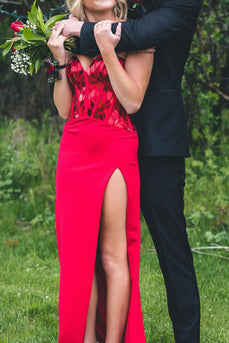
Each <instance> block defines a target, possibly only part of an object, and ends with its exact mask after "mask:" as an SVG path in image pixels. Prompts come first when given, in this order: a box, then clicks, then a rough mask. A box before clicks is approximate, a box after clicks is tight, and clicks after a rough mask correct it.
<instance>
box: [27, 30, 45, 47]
mask: <svg viewBox="0 0 229 343" xmlns="http://www.w3.org/2000/svg"><path fill="white" fill-rule="evenodd" d="M23 36H24V38H25V39H26V41H28V42H30V41H40V42H45V43H46V39H45V37H44V36H42V35H39V34H38V33H36V32H33V31H32V30H31V29H29V28H28V27H26V28H25V29H24V30H23Z"/></svg>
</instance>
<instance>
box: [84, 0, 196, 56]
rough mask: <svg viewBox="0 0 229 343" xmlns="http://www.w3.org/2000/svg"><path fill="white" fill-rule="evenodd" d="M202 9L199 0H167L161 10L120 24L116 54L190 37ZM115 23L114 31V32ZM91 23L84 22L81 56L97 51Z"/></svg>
mask: <svg viewBox="0 0 229 343" xmlns="http://www.w3.org/2000/svg"><path fill="white" fill-rule="evenodd" d="M200 7H201V0H167V1H164V3H163V4H162V5H161V7H160V8H158V9H156V10H154V11H152V12H149V13H147V14H146V15H144V16H143V17H142V18H139V19H137V20H133V19H131V20H129V21H126V22H123V23H122V37H121V40H120V42H119V44H118V46H117V50H118V51H134V50H143V49H147V48H150V47H153V46H156V45H157V44H160V43H162V42H164V41H166V40H170V39H177V38H181V37H187V36H189V35H192V34H193V32H194V30H195V27H196V21H197V18H198V14H199V10H200ZM115 26H116V24H114V27H113V30H115ZM93 29H94V24H93V23H85V24H84V25H83V27H82V31H81V38H80V53H81V54H83V55H93V54H94V55H95V54H96V53H98V48H97V45H96V42H95V39H94V34H93Z"/></svg>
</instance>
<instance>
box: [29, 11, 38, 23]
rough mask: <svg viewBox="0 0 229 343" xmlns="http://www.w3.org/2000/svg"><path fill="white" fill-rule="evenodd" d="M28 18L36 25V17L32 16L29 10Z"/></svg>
mask: <svg viewBox="0 0 229 343" xmlns="http://www.w3.org/2000/svg"><path fill="white" fill-rule="evenodd" d="M28 19H29V21H30V23H31V24H33V25H37V18H36V17H34V16H33V15H32V13H31V12H28Z"/></svg>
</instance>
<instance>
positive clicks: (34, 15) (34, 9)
mask: <svg viewBox="0 0 229 343" xmlns="http://www.w3.org/2000/svg"><path fill="white" fill-rule="evenodd" d="M36 2H37V1H36V0H35V1H34V3H33V6H32V8H31V14H32V16H33V17H34V18H36V19H37V18H38V9H37V8H36Z"/></svg>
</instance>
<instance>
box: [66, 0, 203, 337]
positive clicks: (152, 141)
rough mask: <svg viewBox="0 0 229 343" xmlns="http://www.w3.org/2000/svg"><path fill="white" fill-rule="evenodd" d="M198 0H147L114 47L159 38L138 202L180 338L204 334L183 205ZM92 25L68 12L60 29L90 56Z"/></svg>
mask: <svg viewBox="0 0 229 343" xmlns="http://www.w3.org/2000/svg"><path fill="white" fill-rule="evenodd" d="M200 2H201V0H145V1H144V2H143V4H144V7H145V9H146V11H147V13H146V14H145V15H143V16H142V17H141V18H139V19H136V20H129V21H127V22H123V23H122V35H121V40H120V42H119V44H118V46H117V51H133V50H143V49H147V48H151V47H154V46H156V52H155V62H154V67H153V71H152V75H151V79H150V83H149V87H148V90H147V92H146V95H145V99H144V102H143V105H142V108H141V109H140V111H139V112H138V113H137V114H136V115H134V121H135V125H136V127H137V129H138V133H139V142H140V148H139V161H140V173H141V208H142V212H143V215H144V217H145V219H146V222H147V225H148V227H149V230H150V233H151V236H152V238H153V241H154V244H155V247H156V250H157V254H158V258H159V262H160V266H161V270H162V272H163V276H164V280H165V286H166V290H167V299H168V309H169V314H170V317H171V320H172V323H173V329H174V337H175V341H176V342H177V343H198V342H199V341H200V304H199V293H198V287H197V282H196V276H195V271H194V267H193V260H192V253H191V249H190V246H189V243H188V238H187V233H186V222H185V217H184V213H183V210H184V202H183V190H184V185H185V157H188V156H190V154H189V148H188V137H187V126H186V119H185V113H184V106H183V102H182V96H181V79H182V76H183V72H184V65H185V63H186V60H187V58H188V55H189V50H190V45H191V41H192V38H193V34H194V31H195V27H196V21H197V17H198V14H199V10H200V6H201V3H200ZM114 28H115V24H114ZM114 28H113V29H114ZM93 30H94V24H93V23H82V22H77V21H76V19H75V18H72V17H70V19H69V20H67V22H66V24H65V28H64V31H63V34H64V35H66V36H69V35H73V36H80V41H79V47H78V49H79V53H80V54H83V55H91V56H93V55H96V54H98V48H97V46H96V42H95V39H94V33H93Z"/></svg>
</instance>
